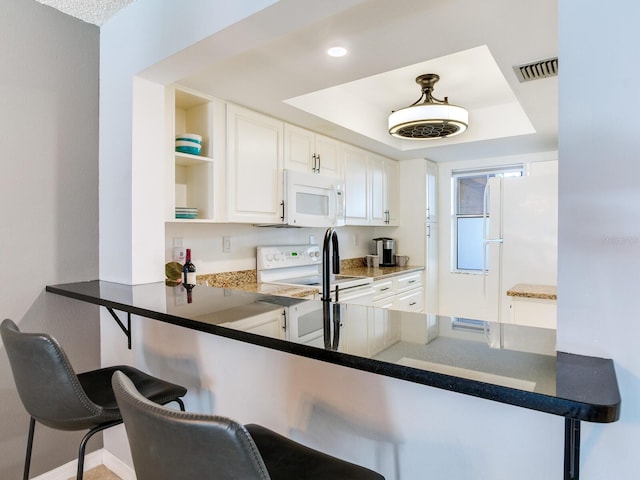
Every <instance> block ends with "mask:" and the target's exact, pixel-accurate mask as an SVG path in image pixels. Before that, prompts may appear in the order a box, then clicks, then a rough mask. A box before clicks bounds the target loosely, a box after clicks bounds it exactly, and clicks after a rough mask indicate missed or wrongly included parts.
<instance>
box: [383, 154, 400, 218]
mask: <svg viewBox="0 0 640 480" xmlns="http://www.w3.org/2000/svg"><path fill="white" fill-rule="evenodd" d="M399 181H400V168H399V165H398V162H396V161H395V160H391V159H389V158H387V159H385V162H384V193H385V195H384V201H385V205H384V211H385V212H386V216H387V218H386V221H387V225H392V226H396V225H398V224H399V217H400V200H399V197H400V195H399V185H398V183H399Z"/></svg>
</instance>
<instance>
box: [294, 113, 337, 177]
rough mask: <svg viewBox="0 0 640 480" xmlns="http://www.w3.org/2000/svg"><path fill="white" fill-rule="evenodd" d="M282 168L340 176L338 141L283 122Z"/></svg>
mask: <svg viewBox="0 0 640 480" xmlns="http://www.w3.org/2000/svg"><path fill="white" fill-rule="evenodd" d="M284 168H286V169H289V170H297V171H300V172H309V173H319V174H321V175H326V176H333V177H338V178H341V177H342V168H341V161H340V142H338V141H337V140H334V139H332V138H329V137H325V136H324V135H319V134H317V133H314V132H311V131H309V130H305V129H303V128H300V127H297V126H295V125H290V124H285V125H284Z"/></svg>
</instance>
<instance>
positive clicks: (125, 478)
mask: <svg viewBox="0 0 640 480" xmlns="http://www.w3.org/2000/svg"><path fill="white" fill-rule="evenodd" d="M102 463H103V464H104V466H105V467H107V468H108V469H109V470H111V471H112V472H113V473H115V474H116V475H118V476H119V477H120V478H121V479H122V480H136V472H135V471H134V470H133V468H131V467H130V466H129V465H128V464H126V463H125V462H123V461H122V460H120V459H119V458H118V457H116V456H115V455H114V454H113V453H111V452H110V451H109V450H105V449H104V448H103V449H102Z"/></svg>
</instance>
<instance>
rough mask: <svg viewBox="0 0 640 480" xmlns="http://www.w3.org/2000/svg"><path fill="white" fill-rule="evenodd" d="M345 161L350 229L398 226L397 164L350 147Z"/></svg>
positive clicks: (347, 220)
mask: <svg viewBox="0 0 640 480" xmlns="http://www.w3.org/2000/svg"><path fill="white" fill-rule="evenodd" d="M342 158H343V166H344V180H345V196H346V223H347V225H388V226H394V225H398V215H399V202H398V181H399V170H398V162H396V161H395V160H391V159H389V158H385V157H381V156H380V155H376V154H373V153H371V152H367V151H366V150H362V149H360V148H357V147H352V146H350V145H345V146H344V147H343V151H342Z"/></svg>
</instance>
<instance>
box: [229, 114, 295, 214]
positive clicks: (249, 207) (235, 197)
mask: <svg viewBox="0 0 640 480" xmlns="http://www.w3.org/2000/svg"><path fill="white" fill-rule="evenodd" d="M283 130H284V124H283V122H281V121H279V120H276V119H274V118H272V117H267V116H266V115H262V114H260V113H257V112H254V111H251V110H248V109H246V108H243V107H239V106H237V105H231V104H228V105H227V184H226V187H227V207H228V209H227V219H228V221H230V222H240V223H273V224H277V223H282V215H283V213H282V208H283V203H282V202H283V192H282V189H283V180H282V169H283Z"/></svg>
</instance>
